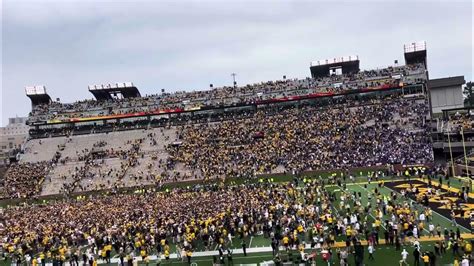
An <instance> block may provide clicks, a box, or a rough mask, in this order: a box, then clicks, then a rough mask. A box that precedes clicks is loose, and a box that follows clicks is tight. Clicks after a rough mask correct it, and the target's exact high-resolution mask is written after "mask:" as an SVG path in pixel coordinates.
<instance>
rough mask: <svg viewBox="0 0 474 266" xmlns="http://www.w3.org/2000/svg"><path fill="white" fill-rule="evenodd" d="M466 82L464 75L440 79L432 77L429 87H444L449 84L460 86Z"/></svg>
mask: <svg viewBox="0 0 474 266" xmlns="http://www.w3.org/2000/svg"><path fill="white" fill-rule="evenodd" d="M464 83H466V81H465V80H464V76H456V77H448V78H439V79H430V80H428V87H429V88H430V89H434V88H442V87H449V86H458V85H462V84H464Z"/></svg>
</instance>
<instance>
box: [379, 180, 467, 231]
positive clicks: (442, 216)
mask: <svg viewBox="0 0 474 266" xmlns="http://www.w3.org/2000/svg"><path fill="white" fill-rule="evenodd" d="M386 188H387V189H390V190H391V191H395V193H398V194H400V195H402V193H400V192H398V191H396V190H393V189H391V188H389V187H386ZM405 198H408V199H409V200H410V201H412V202H414V203H415V204H416V205H419V203H418V202H416V201H414V200H413V199H412V198H410V197H405ZM430 209H431V208H430ZM431 210H432V211H433V213H435V214H437V215H438V216H440V217H441V218H443V219H445V220H446V221H448V222H449V223H452V222H453V221H451V220H449V219H448V218H446V217H444V215H442V214H439V213H437V212H436V211H435V210H433V209H431ZM457 225H458V226H459V227H462V228H464V229H466V231H467V232H470V231H471V230H469V229H467V228H466V227H464V226H462V225H460V224H457ZM425 230H426V229H425ZM428 233H429V231H428Z"/></svg>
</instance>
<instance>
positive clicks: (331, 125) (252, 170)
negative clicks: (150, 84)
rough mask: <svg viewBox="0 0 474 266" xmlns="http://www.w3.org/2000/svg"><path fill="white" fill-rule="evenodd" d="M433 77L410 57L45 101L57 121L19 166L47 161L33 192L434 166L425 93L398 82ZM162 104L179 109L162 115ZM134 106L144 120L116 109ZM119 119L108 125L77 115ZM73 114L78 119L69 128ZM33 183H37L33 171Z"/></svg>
mask: <svg viewBox="0 0 474 266" xmlns="http://www.w3.org/2000/svg"><path fill="white" fill-rule="evenodd" d="M425 79H426V73H425V69H424V68H423V67H422V66H421V65H412V66H401V67H392V68H387V69H380V70H372V71H363V72H360V73H358V74H354V75H350V76H348V75H345V76H331V77H327V78H320V79H310V78H307V79H301V80H298V79H296V80H283V81H271V82H263V83H258V84H252V85H247V86H243V87H235V88H234V87H232V88H231V87H224V88H217V89H213V90H210V91H194V92H177V93H173V94H161V95H152V96H147V97H142V98H129V99H123V100H119V101H105V102H97V101H89V100H86V101H81V102H76V103H72V104H61V103H52V104H50V105H48V106H38V107H36V108H35V109H34V110H33V111H32V113H31V116H30V122H35V121H36V122H37V121H43V122H44V123H50V122H51V123H53V124H55V123H59V124H55V126H52V127H50V126H46V127H38V126H33V127H34V128H35V130H33V131H32V132H31V134H32V135H31V138H30V140H29V141H28V142H27V143H26V144H25V145H24V148H23V152H22V154H21V156H20V166H21V165H28V164H31V163H36V162H41V163H44V164H45V167H47V169H48V171H47V172H44V175H45V176H44V181H43V179H42V180H41V182H42V183H41V187H40V188H39V189H36V188H35V189H32V190H28V191H27V192H28V193H27V196H31V195H38V194H40V195H50V194H57V193H71V192H82V191H90V190H99V189H116V188H120V187H130V186H140V185H149V184H155V185H158V186H159V185H162V184H164V183H167V182H180V181H186V180H194V179H206V180H207V179H216V178H221V179H225V178H228V177H236V178H254V177H255V176H256V175H258V174H262V173H267V174H268V173H290V172H295V171H296V172H303V171H311V170H321V169H329V168H351V167H359V166H368V165H369V166H370V165H372V166H374V165H390V164H403V163H427V162H430V161H432V159H433V155H432V152H431V148H430V145H431V143H430V138H429V135H428V132H427V126H426V121H427V120H429V112H428V103H427V100H426V97H425V95H424V94H422V90H419V91H418V93H417V94H413V95H412V96H410V97H407V95H405V94H404V93H402V92H403V90H402V89H401V86H406V85H407V84H418V83H420V82H423V80H425ZM386 89H389V90H386ZM347 92H350V94H346V93H347ZM315 94H317V95H316V96H317V97H313V96H315ZM319 94H322V96H324V97H323V98H319V96H321V95H319ZM308 95H309V96H311V97H307V96H308ZM303 96H304V97H303ZM243 103H244V104H247V103H251V105H248V106H247V105H241V104H243ZM237 105H241V106H238V107H237ZM226 106H227V108H225V107H226ZM210 107H212V108H211V109H205V108H210ZM157 110H158V112H157ZM162 110H165V111H169V112H171V113H167V114H166V115H163V116H160V114H161V111H162ZM177 110H181V111H183V110H186V111H189V110H200V112H197V113H194V112H193V111H191V112H183V113H180V112H181V111H180V112H178V113H175V112H177ZM203 110H204V111H203ZM137 112H139V113H137ZM148 112H152V115H149V114H148ZM130 113H132V115H137V116H134V117H133V118H120V119H117V118H116V117H114V116H113V115H117V114H130ZM111 115H112V117H111V118H110V121H105V122H102V121H98V122H95V120H94V121H93V122H87V121H88V120H87V121H86V122H77V123H76V122H74V123H72V122H73V121H76V120H77V121H79V120H81V119H82V118H91V117H92V116H99V118H100V117H102V119H108V118H107V116H111ZM93 119H97V118H93ZM45 120H50V121H45ZM58 121H59V122H58ZM64 121H69V123H66V124H61V123H63V122H64ZM62 125H63V126H64V127H63V128H61V126H62ZM71 125H73V127H71ZM362 147H363V148H362ZM15 178H16V177H13V179H12V180H15ZM31 182H32V183H31V185H32V186H37V185H38V183H37V180H36V179H34V180H31ZM7 194H8V193H7ZM10 194H11V193H10ZM8 196H13V195H8ZM14 197H15V196H14Z"/></svg>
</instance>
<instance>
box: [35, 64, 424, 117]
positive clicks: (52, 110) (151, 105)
mask: <svg viewBox="0 0 474 266" xmlns="http://www.w3.org/2000/svg"><path fill="white" fill-rule="evenodd" d="M423 70H424V68H423V66H422V65H408V66H402V67H389V68H384V69H379V70H370V71H361V72H359V73H356V74H346V75H340V76H328V77H325V78H317V79H313V78H305V79H285V80H279V81H268V82H261V83H256V84H249V85H246V86H241V87H237V86H235V87H232V86H231V87H222V88H214V89H211V90H201V91H192V92H189V91H178V92H175V93H163V94H159V95H150V96H146V97H141V98H131V99H114V100H110V101H104V102H98V101H95V100H84V101H78V102H75V103H71V104H63V103H59V102H53V103H51V104H48V105H38V106H35V108H34V109H33V110H32V111H31V113H30V120H31V121H37V120H50V119H59V120H61V119H67V118H73V117H74V118H79V117H90V116H104V115H113V114H124V113H135V112H151V111H155V110H164V109H174V108H195V107H205V106H223V105H226V106H231V105H236V104H241V103H253V102H255V101H258V100H265V99H271V98H278V97H284V96H294V95H306V94H312V93H325V92H334V93H339V92H343V91H348V90H356V89H361V88H375V87H380V86H398V82H399V80H398V79H393V78H392V76H393V75H400V76H401V77H404V78H405V77H407V78H406V79H407V80H405V81H404V82H405V83H410V80H409V77H410V75H411V74H419V73H424V72H423ZM109 108H110V109H109Z"/></svg>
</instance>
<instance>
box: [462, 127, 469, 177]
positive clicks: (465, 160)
mask: <svg viewBox="0 0 474 266" xmlns="http://www.w3.org/2000/svg"><path fill="white" fill-rule="evenodd" d="M461 136H462V148H463V150H464V163H465V164H466V175H467V177H469V167H468V164H467V153H466V143H465V142H464V129H463V128H462V127H461Z"/></svg>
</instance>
